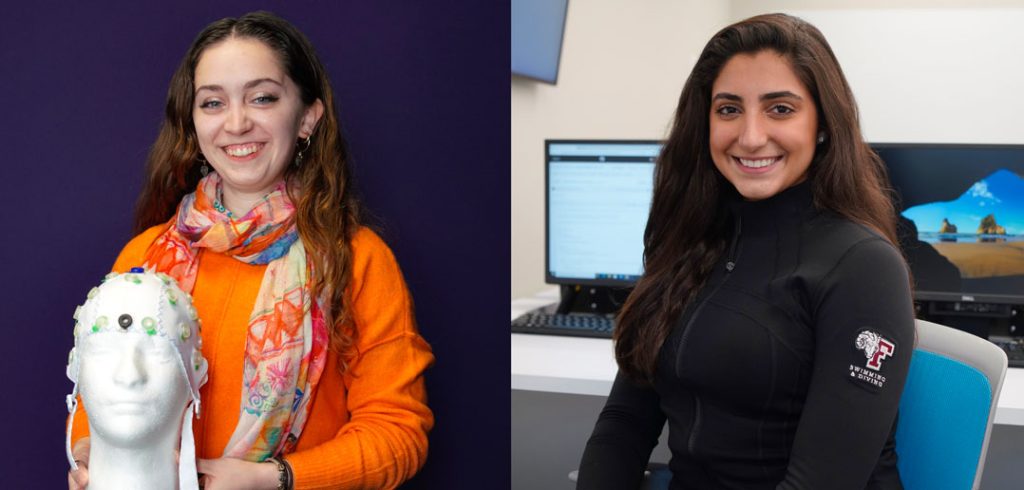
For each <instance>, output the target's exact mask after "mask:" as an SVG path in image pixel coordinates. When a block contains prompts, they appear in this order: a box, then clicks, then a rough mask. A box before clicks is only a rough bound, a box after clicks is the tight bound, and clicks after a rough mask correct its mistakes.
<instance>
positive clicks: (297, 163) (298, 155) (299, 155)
mask: <svg viewBox="0 0 1024 490" xmlns="http://www.w3.org/2000/svg"><path fill="white" fill-rule="evenodd" d="M312 138H313V135H312V134H310V135H309V136H307V137H306V141H305V146H304V147H302V148H301V149H299V150H297V151H296V152H295V166H296V167H299V166H301V165H302V154H303V153H304V152H306V151H307V150H309V145H310V144H311V141H310V140H312ZM296 146H298V145H296Z"/></svg>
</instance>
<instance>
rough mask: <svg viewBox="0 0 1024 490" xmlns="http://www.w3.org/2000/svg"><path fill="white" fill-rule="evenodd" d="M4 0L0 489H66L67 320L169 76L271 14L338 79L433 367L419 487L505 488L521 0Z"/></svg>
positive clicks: (133, 189)
mask: <svg viewBox="0 0 1024 490" xmlns="http://www.w3.org/2000/svg"><path fill="white" fill-rule="evenodd" d="M85 3H86V2H66V3H61V4H54V5H47V4H46V2H37V1H33V2H16V3H13V4H6V5H5V10H4V12H2V14H0V150H2V153H0V162H2V166H0V169H2V172H3V175H2V177H0V182H2V186H3V187H2V188H0V196H2V197H0V199H2V201H0V210H2V211H0V213H2V214H0V220H2V221H0V223H2V224H3V226H4V231H3V235H2V236H3V246H2V255H0V261H2V264H3V269H4V271H5V274H4V276H5V281H4V286H3V291H2V295H0V297H2V298H3V299H2V303H0V314H2V318H3V320H4V321H3V322H2V324H0V332H2V335H3V337H4V338H3V341H2V342H0V345H2V350H0V359H2V364H0V369H2V380H0V387H2V388H0V389H2V390H3V394H2V395H0V400H2V403H0V406H2V408H0V421H2V424H3V426H2V428H3V431H2V434H3V439H2V441H0V446H2V447H3V449H2V453H0V482H2V483H3V486H4V487H5V488H7V487H10V488H61V487H63V486H64V485H65V479H66V476H65V475H66V473H65V472H66V470H67V463H66V461H65V459H64V448H63V438H64V418H65V415H66V413H67V412H66V408H65V406H64V395H65V394H66V393H68V392H69V391H70V390H71V383H70V381H68V380H67V378H65V376H64V366H65V361H66V359H67V357H66V356H67V353H68V350H69V349H70V347H71V344H72V336H71V328H72V324H73V321H72V319H71V314H72V312H73V310H74V307H75V305H77V304H79V303H80V302H81V301H83V300H84V296H85V293H86V292H87V291H88V290H89V288H91V287H92V286H94V285H95V284H97V283H98V281H99V279H100V278H101V277H102V276H103V275H104V274H105V273H106V272H107V271H108V270H109V268H110V266H111V265H112V264H113V261H114V258H115V256H116V254H117V253H118V251H119V250H120V248H121V247H122V246H123V245H124V244H125V243H126V242H127V241H128V240H129V238H130V228H131V215H132V207H133V204H134V202H135V198H136V196H137V195H138V191H139V189H140V185H141V182H142V173H143V163H144V160H145V156H146V154H147V151H148V148H149V145H150V144H152V142H153V140H154V138H155V136H156V132H157V126H158V124H159V122H160V120H161V117H162V113H163V112H162V111H163V106H164V99H165V94H166V90H167V82H168V80H169V79H170V76H171V73H172V72H173V70H174V68H175V67H176V66H177V64H178V63H179V61H180V59H181V57H182V56H183V55H184V53H185V51H186V49H187V48H188V46H189V44H190V42H191V41H192V39H193V38H194V36H195V35H196V34H197V33H198V32H199V30H200V29H201V28H202V27H203V26H205V25H206V24H208V23H209V22H212V21H214V20H216V19H219V18H221V17H225V16H238V15H241V14H242V13H245V12H247V11H251V10H257V9H261V8H262V9H268V10H271V11H274V12H276V13H278V14H280V15H282V16H283V17H285V18H287V19H289V20H290V21H291V22H293V23H295V24H296V25H297V26H298V27H299V28H300V29H301V30H302V31H304V32H305V33H306V35H307V36H309V38H310V39H311V40H312V42H313V44H314V46H316V48H317V50H318V52H319V54H320V56H321V58H322V60H323V61H324V63H325V64H326V66H327V69H328V71H329V73H330V76H331V79H332V83H333V85H334V89H335V93H336V95H337V100H338V107H339V111H340V113H341V114H340V117H341V121H342V124H343V127H344V131H345V133H346V136H347V138H348V140H349V142H350V145H351V149H352V154H353V160H354V162H353V165H354V168H355V173H356V176H357V179H358V180H357V185H358V187H359V189H360V191H361V193H362V195H363V197H364V200H365V203H366V204H367V207H368V209H370V210H371V211H372V212H373V214H374V215H376V217H377V221H378V222H379V223H380V224H381V225H382V231H383V236H384V238H385V239H386V240H387V241H388V242H389V243H390V244H391V246H392V248H393V249H394V251H395V253H396V255H397V257H398V260H399V262H400V264H401V265H402V267H403V270H404V272H405V275H406V279H407V281H408V283H409V286H410V288H411V289H412V293H413V297H414V299H415V301H416V310H417V318H418V321H419V324H420V328H421V330H422V333H423V335H424V337H426V339H427V340H428V341H429V342H430V343H431V345H432V346H433V348H434V352H435V354H436V356H437V359H438V361H437V364H436V365H435V367H434V368H432V369H431V370H430V371H428V375H427V376H428V377H427V384H428V388H429V390H430V391H429V393H430V405H431V407H432V408H433V409H434V411H435V414H436V416H437V426H436V427H435V429H434V431H433V433H432V434H431V437H430V439H431V447H430V456H429V458H428V460H427V463H426V466H425V467H424V469H423V470H422V472H421V473H420V474H419V475H418V476H417V477H416V478H415V479H414V480H413V481H412V482H411V483H410V484H408V485H407V486H406V488H500V487H504V486H507V485H508V481H509V443H508V434H509V386H508V379H509V377H508V376H509V375H508V366H509V357H508V356H509V347H508V335H507V330H506V326H505V322H506V321H507V306H508V302H507V301H508V297H509V293H508V284H509V282H508V272H507V271H508V263H509V242H510V240H509V226H508V217H509V215H510V204H509V202H510V200H509V183H508V182H509V179H508V171H509V170H508V169H509V165H508V158H509V157H508V156H509V136H508V135H509V95H508V94H509V88H508V76H509V75H508V69H509V68H508V67H509V4H508V2H507V1H498V2H491V1H483V2H481V1H478V0H477V1H474V0H462V1H446V2H419V1H412V0H410V1H403V2H391V1H389V2H378V1H364V2H309V3H306V4H299V3H291V2H263V3H252V2H238V1H229V2H217V3H216V4H214V3H213V2H209V3H210V4H209V5H207V2H198V1H196V2H182V1H175V2H166V3H164V4H160V5H149V4H148V2H120V5H117V6H112V5H111V4H107V5H105V6H104V7H103V8H91V7H90V6H87V5H85Z"/></svg>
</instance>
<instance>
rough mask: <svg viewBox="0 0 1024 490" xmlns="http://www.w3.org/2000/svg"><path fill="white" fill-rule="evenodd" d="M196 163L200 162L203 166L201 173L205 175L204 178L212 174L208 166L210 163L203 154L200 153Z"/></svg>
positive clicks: (200, 169)
mask: <svg viewBox="0 0 1024 490" xmlns="http://www.w3.org/2000/svg"><path fill="white" fill-rule="evenodd" d="M196 161H198V162H199V163H201V164H203V166H202V167H199V173H201V174H203V177H206V176H207V175H209V174H210V167H209V166H207V163H209V162H207V161H206V157H204V156H203V154H202V153H200V154H199V155H197V156H196Z"/></svg>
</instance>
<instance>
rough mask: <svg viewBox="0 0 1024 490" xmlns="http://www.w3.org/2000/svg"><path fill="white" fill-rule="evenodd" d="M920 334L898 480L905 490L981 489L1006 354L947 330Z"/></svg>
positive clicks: (899, 437)
mask: <svg viewBox="0 0 1024 490" xmlns="http://www.w3.org/2000/svg"><path fill="white" fill-rule="evenodd" d="M917 328H918V345H917V347H916V348H915V349H914V354H913V357H912V358H911V362H910V372H909V374H908V377H907V383H906V386H905V388H904V391H903V396H902V398H901V399H900V411H899V420H898V422H897V426H896V453H897V456H898V458H899V459H898V463H897V466H898V467H899V470H900V478H901V479H902V480H903V486H904V487H905V488H906V489H907V490H918V489H928V490H945V489H950V490H954V489H955V490H964V489H970V488H977V487H978V484H979V482H980V481H981V469H982V467H983V465H984V462H985V452H986V449H987V447H988V438H989V434H990V433H991V428H992V419H993V417H994V416H995V409H996V403H997V401H998V397H999V390H1000V388H1001V387H1002V382H1003V378H1004V376H1005V374H1006V362H1007V361H1006V354H1005V353H1004V352H1003V351H1002V350H1001V349H999V348H998V347H996V346H994V345H992V344H991V343H989V342H988V341H986V340H984V339H981V338H979V337H975V336H973V335H970V334H968V333H965V332H961V331H958V330H954V329H951V328H948V327H944V326H941V325H937V324H934V323H930V322H925V321H921V320H918V322H917Z"/></svg>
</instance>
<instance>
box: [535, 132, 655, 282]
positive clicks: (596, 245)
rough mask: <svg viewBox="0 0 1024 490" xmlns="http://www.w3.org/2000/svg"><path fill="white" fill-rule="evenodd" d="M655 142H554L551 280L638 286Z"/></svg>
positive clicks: (549, 146) (549, 193)
mask: <svg viewBox="0 0 1024 490" xmlns="http://www.w3.org/2000/svg"><path fill="white" fill-rule="evenodd" d="M661 146H662V143H661V142H660V141H652V140H634V141H626V140H546V141H545V142H544V148H545V151H544V153H545V176H546V179H545V213H546V226H547V233H546V244H547V246H546V254H545V258H546V270H547V274H546V281H547V282H548V283H550V284H580V285H596V286H632V285H633V284H634V283H635V282H636V280H637V279H639V277H640V275H641V274H643V253H644V244H643V235H644V228H645V227H646V226H647V214H648V212H649V210H650V206H651V192H652V190H653V185H654V162H655V160H657V158H658V154H659V153H660V152H661Z"/></svg>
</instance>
